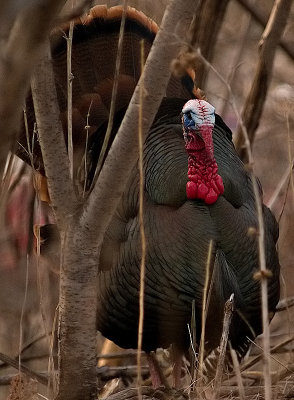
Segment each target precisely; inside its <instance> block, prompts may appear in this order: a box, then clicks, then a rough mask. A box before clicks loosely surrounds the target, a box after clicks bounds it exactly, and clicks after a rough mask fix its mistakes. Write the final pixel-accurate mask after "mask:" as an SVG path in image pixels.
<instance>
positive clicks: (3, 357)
mask: <svg viewBox="0 0 294 400" xmlns="http://www.w3.org/2000/svg"><path fill="white" fill-rule="evenodd" d="M0 360H1V361H3V362H5V363H6V364H8V365H10V366H11V367H13V368H15V369H19V370H20V371H21V372H23V373H24V374H26V375H27V376H29V377H30V378H33V379H36V380H37V381H38V382H40V383H42V384H43V385H47V383H48V379H47V377H46V376H44V375H43V374H39V373H37V372H34V371H32V370H31V369H30V368H28V367H26V366H25V365H23V364H20V363H19V362H18V360H13V359H12V358H10V357H9V356H7V355H6V354H3V353H0Z"/></svg>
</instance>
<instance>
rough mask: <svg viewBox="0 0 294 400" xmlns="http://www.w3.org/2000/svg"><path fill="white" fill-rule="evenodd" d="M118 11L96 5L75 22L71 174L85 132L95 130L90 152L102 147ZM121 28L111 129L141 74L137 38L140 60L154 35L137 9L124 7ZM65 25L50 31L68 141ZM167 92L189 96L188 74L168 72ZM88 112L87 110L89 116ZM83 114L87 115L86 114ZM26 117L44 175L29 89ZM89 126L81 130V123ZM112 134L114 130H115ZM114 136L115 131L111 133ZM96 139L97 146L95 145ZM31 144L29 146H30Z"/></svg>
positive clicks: (24, 153) (25, 153)
mask: <svg viewBox="0 0 294 400" xmlns="http://www.w3.org/2000/svg"><path fill="white" fill-rule="evenodd" d="M122 15H123V8H122V7H121V6H116V7H112V8H110V9H107V7H106V6H95V7H94V8H92V9H91V10H90V12H89V14H88V15H87V16H86V17H84V18H79V19H76V20H75V21H74V29H73V41H72V75H73V95H72V104H73V107H72V124H73V128H72V131H73V146H74V168H75V175H76V173H77V170H78V168H79V166H80V164H81V161H82V158H83V155H84V152H85V148H86V137H87V135H86V133H87V132H88V134H89V140H90V143H91V137H93V135H94V134H95V133H96V132H98V133H99V137H98V139H97V135H95V141H96V143H95V146H96V147H95V154H96V156H97V152H98V154H99V151H100V150H101V146H102V143H103V137H104V135H105V131H106V129H105V127H106V126H107V121H108V118H109V110H110V104H111V99H112V89H113V84H114V76H115V66H116V58H117V49H118V40H119V34H120V25H121V20H122ZM125 17H126V19H125V29H124V36H123V44H122V53H121V62H120V71H119V74H118V89H117V95H116V102H115V114H117V113H118V114H117V115H118V117H117V118H116V122H117V123H116V124H115V129H118V127H119V124H120V121H121V120H122V118H123V115H124V112H125V110H126V108H127V106H128V104H129V101H130V99H131V97H132V94H133V91H134V89H135V87H136V84H137V82H138V80H139V78H140V74H141V55H140V52H141V42H142V40H143V42H144V59H145V60H146V58H147V56H148V53H149V51H150V49H151V46H152V43H153V40H154V38H155V36H156V32H157V31H158V27H157V25H156V23H155V22H154V21H152V20H151V19H149V18H148V17H147V16H146V15H144V14H143V13H142V12H139V11H137V10H135V9H134V8H131V7H128V8H127V11H126V15H125ZM68 33H69V24H67V25H65V26H62V27H61V28H59V29H55V31H54V32H53V33H52V34H51V37H50V41H51V50H52V64H53V69H54V75H55V82H56V90H57V96H58V103H59V110H60V119H61V122H62V126H63V130H64V135H65V139H66V140H67V134H66V132H67V40H66V38H67V37H68ZM166 96H167V97H175V98H185V99H187V98H191V97H195V96H194V95H193V80H192V78H191V77H190V76H189V75H188V74H187V75H186V76H184V77H182V78H177V77H175V76H171V78H170V81H169V84H168V87H167V91H166ZM88 114H89V115H88ZM87 116H88V119H87ZM26 118H27V125H28V133H29V138H30V142H31V143H32V142H34V146H33V147H34V149H33V163H34V167H35V169H36V170H38V171H39V172H40V173H41V174H43V175H44V174H45V172H44V166H43V161H42V156H41V150H40V147H39V144H38V141H37V140H36V139H35V140H34V139H33V135H34V134H33V132H34V125H35V115H34V107H33V101H32V96H31V93H29V94H28V96H27V100H26ZM86 126H88V129H87V130H85V127H86ZM114 134H115V132H114ZM112 136H114V135H112ZM97 143H98V148H97ZM31 147H32V146H31ZM17 155H18V156H19V157H20V158H22V159H23V160H24V161H26V162H28V163H30V155H29V149H28V145H27V138H26V130H25V124H23V126H22V129H21V133H20V138H19V146H18V149H17Z"/></svg>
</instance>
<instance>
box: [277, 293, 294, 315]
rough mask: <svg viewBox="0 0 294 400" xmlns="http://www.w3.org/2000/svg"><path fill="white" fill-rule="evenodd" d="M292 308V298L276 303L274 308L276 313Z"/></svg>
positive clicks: (293, 304)
mask: <svg viewBox="0 0 294 400" xmlns="http://www.w3.org/2000/svg"><path fill="white" fill-rule="evenodd" d="M293 306H294V296H293V297H287V298H286V299H282V300H280V301H279V302H278V304H277V306H276V312H280V311H285V310H287V309H288V308H290V307H293Z"/></svg>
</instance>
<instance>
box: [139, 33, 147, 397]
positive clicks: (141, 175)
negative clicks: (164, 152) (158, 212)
mask: <svg viewBox="0 0 294 400" xmlns="http://www.w3.org/2000/svg"><path fill="white" fill-rule="evenodd" d="M141 68H142V70H141V74H142V76H143V77H144V75H143V68H144V41H143V40H142V41H141ZM143 93H144V80H143V79H142V84H141V86H140V108H139V126H138V136H139V138H138V143H139V165H138V166H139V224H140V238H141V264H140V292H139V324H138V354H137V366H138V380H137V385H138V398H139V400H141V399H142V377H141V367H142V366H141V352H142V340H143V323H144V292H145V260H146V237H145V228H144V166H143V157H144V155H143V134H142V123H143V109H144V107H143V106H144V103H143Z"/></svg>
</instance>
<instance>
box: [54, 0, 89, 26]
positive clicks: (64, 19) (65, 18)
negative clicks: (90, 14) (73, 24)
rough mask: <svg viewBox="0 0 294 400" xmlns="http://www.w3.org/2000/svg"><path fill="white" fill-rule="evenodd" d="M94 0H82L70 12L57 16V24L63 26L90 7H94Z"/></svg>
mask: <svg viewBox="0 0 294 400" xmlns="http://www.w3.org/2000/svg"><path fill="white" fill-rule="evenodd" d="M93 3H94V0H82V1H80V2H79V4H78V5H77V6H76V7H75V8H73V9H72V10H71V11H70V12H69V13H68V14H65V15H61V16H59V17H58V18H56V23H55V25H56V26H61V25H63V24H66V23H68V22H70V21H72V20H74V19H77V18H79V17H80V16H81V15H83V14H84V13H85V12H86V11H87V10H88V9H89V8H90V7H92V5H93Z"/></svg>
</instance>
